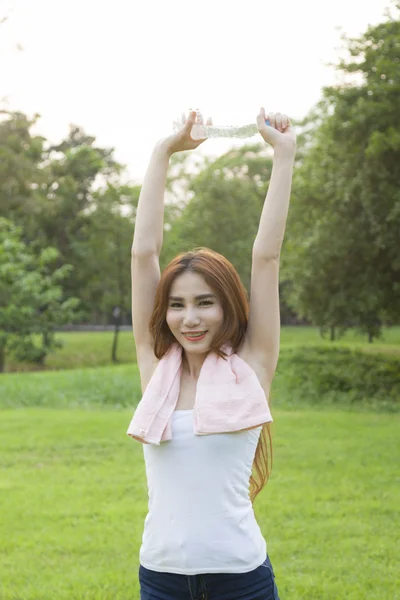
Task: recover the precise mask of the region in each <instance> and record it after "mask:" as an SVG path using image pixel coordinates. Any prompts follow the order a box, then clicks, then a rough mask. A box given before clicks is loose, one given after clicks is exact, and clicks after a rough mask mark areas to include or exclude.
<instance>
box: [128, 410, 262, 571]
mask: <svg viewBox="0 0 400 600" xmlns="http://www.w3.org/2000/svg"><path fill="white" fill-rule="evenodd" d="M260 433H261V427H257V428H256V429H250V430H248V431H239V432H233V433H216V434H212V435H204V436H199V435H195V434H194V433H193V410H181V411H175V412H174V413H173V417H172V440H170V441H167V442H162V443H161V444H160V445H159V446H157V445H154V444H143V452H144V459H145V465H146V475H147V485H148V494H149V506H148V508H149V511H148V514H147V516H146V519H145V524H144V532H143V539H142V545H141V548H140V563H141V564H142V565H143V566H144V567H145V568H146V569H151V570H153V571H159V572H169V573H178V574H182V575H196V574H202V573H247V572H248V571H252V570H253V569H256V568H257V567H259V566H260V565H261V564H262V563H263V562H264V560H265V557H266V555H267V545H266V542H265V539H264V538H263V535H262V533H261V530H260V528H259V526H258V524H257V521H256V519H255V516H254V511H253V507H252V504H251V502H250V498H249V480H250V475H251V467H252V464H253V459H254V455H255V452H256V448H257V443H258V439H259V436H260Z"/></svg>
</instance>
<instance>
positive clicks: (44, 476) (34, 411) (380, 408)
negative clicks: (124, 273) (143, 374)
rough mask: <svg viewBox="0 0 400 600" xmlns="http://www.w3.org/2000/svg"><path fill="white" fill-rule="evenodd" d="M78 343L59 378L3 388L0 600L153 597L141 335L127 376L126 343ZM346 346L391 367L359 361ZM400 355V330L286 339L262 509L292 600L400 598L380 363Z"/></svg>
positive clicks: (52, 363) (392, 471) (393, 467)
mask: <svg viewBox="0 0 400 600" xmlns="http://www.w3.org/2000/svg"><path fill="white" fill-rule="evenodd" d="M62 337H64V338H65V340H66V345H65V348H64V349H63V350H62V351H61V352H59V353H57V354H54V355H53V356H52V357H49V365H48V366H49V370H46V371H42V372H34V373H12V372H11V373H9V374H5V375H2V376H1V377H0V600H139V585H138V568H139V548H140V544H141V538H142V532H143V524H144V519H145V517H146V514H147V490H146V475H145V467H144V462H143V452H142V446H141V444H140V443H138V442H136V441H134V440H132V439H130V438H128V437H127V436H126V430H127V427H128V424H129V422H130V419H131V417H132V414H133V411H134V407H135V406H136V404H137V402H138V401H139V399H140V396H141V392H140V381H139V373H138V369H137V365H136V364H134V356H135V355H134V352H135V350H134V343H133V337H132V335H131V333H123V334H121V337H120V346H119V349H120V351H119V357H120V360H121V362H122V361H125V362H126V363H127V364H120V365H113V366H109V356H108V354H109V352H110V349H111V341H112V333H109V332H106V333H90V334H87V333H84V334H81V333H80V334H76V333H68V334H63V336H62ZM311 346H312V347H315V346H317V347H318V348H320V350H318V351H315V350H313V348H309V349H308V351H305V352H302V351H301V352H300V359H301V360H299V359H298V358H297V359H296V360H294V356H295V355H296V353H297V356H298V357H299V349H301V350H302V349H303V348H304V349H305V348H308V347H311ZM332 347H333V348H337V349H338V352H337V353H332V352H328V351H327V349H331V348H332ZM346 348H349V349H352V350H354V349H356V348H358V349H360V350H362V351H363V352H370V351H374V352H375V353H376V356H375V357H371V356H369V355H368V356H366V355H365V354H363V355H361V356H357V355H354V356H353V355H352V357H351V361H353V362H351V361H350V358H349V360H348V359H347V356H348V355H347V354H346V353H345V349H346ZM399 350H400V327H397V328H392V329H388V330H386V331H385V339H384V340H382V341H381V340H379V341H377V342H374V344H372V345H369V344H366V343H365V340H364V341H362V340H361V341H360V340H357V338H356V337H355V336H354V333H353V332H349V333H348V335H347V336H346V337H345V338H344V339H342V340H340V342H335V343H334V344H331V343H330V342H329V341H328V340H321V339H320V338H319V336H318V332H317V331H316V330H315V329H312V328H283V331H282V343H281V357H280V361H279V364H278V371H277V374H276V378H275V379H274V384H273V415H274V419H275V421H274V425H273V438H274V467H273V472H272V477H271V480H270V482H269V483H268V485H267V487H266V488H265V489H264V490H263V492H262V493H261V495H260V496H259V497H258V498H257V500H256V503H255V512H256V515H257V519H258V522H259V524H260V527H261V530H262V532H263V535H264V537H265V538H266V540H267V543H268V552H269V554H270V558H271V560H272V563H273V566H274V570H275V574H276V577H277V584H278V587H279V592H280V597H281V600H344V598H346V600H365V599H366V598H368V600H400V558H399V553H398V528H397V523H398V521H399V509H398V507H399V505H400V491H399V490H400V485H399V484H400V479H399V469H398V465H399V463H400V444H399V434H398V432H399V426H400V403H399V402H398V400H399V398H397V389H399V388H398V385H399V380H398V375H397V374H396V373H398V371H397V370H396V360H393V358H392V359H391V360H387V359H385V358H384V357H380V356H378V354H380V353H382V352H383V353H385V354H389V355H391V356H392V357H395V358H396V357H398V356H399V355H400V352H399ZM371 359H372V360H371ZM12 366H13V365H12V363H11V367H12ZM14 366H15V368H16V369H18V368H19V366H20V365H18V364H15V365H14ZM62 366H64V367H67V368H68V369H69V370H57V369H61V368H62ZM76 366H79V367H80V368H74V367H76ZM94 366H97V368H91V367H94ZM72 369H73V370H72ZM304 372H307V373H308V372H310V373H311V378H308V379H307V378H306V377H304ZM349 381H350V383H351V384H352V385H353V389H352V390H350V392H351V393H349V392H348V391H347V387H348V383H349ZM364 383H365V387H363V385H364ZM326 385H328V388H329V389H328V391H326V390H325V388H326ZM388 386H389V387H388ZM364 390H368V392H369V390H372V391H373V393H372V394H369V393H367V392H364ZM360 392H361V394H364V393H365V397H363V398H362V399H361V400H360V399H359V398H358V396H359V395H360ZM356 394H358V396H356ZM355 399H357V402H355ZM210 600H211V599H210Z"/></svg>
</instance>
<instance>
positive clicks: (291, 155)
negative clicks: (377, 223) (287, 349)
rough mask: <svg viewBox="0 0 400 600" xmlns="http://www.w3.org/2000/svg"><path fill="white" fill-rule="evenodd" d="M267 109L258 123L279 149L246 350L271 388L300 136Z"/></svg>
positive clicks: (259, 239)
mask: <svg viewBox="0 0 400 600" xmlns="http://www.w3.org/2000/svg"><path fill="white" fill-rule="evenodd" d="M265 118H266V115H265V111H264V109H263V108H262V109H261V110H260V113H259V115H258V117H257V125H258V129H259V132H260V134H261V136H262V137H263V139H264V140H265V141H266V142H268V143H269V144H271V146H273V148H274V158H273V167H272V174H271V180H270V182H269V187H268V192H267V196H266V198H265V202H264V207H263V210H262V213H261V218H260V225H259V228H258V232H257V236H256V239H255V241H254V245H253V254H252V269H251V288H250V313H249V322H248V327H247V331H246V337H245V341H244V352H245V353H247V354H249V355H250V356H251V357H252V359H253V360H255V361H257V362H258V364H259V366H260V367H261V368H262V369H263V371H264V373H265V381H266V385H268V384H271V382H272V378H273V376H274V373H275V369H276V366H277V362H278V356H279V339H280V312H279V259H280V252H281V247H282V242H283V238H284V234H285V227H286V219H287V215H288V210H289V200H290V190H291V186H292V175H293V166H294V159H295V153H296V133H295V131H294V128H293V126H292V124H291V123H290V120H289V119H288V117H287V116H286V115H282V114H280V113H276V114H274V113H269V114H268V120H269V125H268V126H267V125H266V124H265Z"/></svg>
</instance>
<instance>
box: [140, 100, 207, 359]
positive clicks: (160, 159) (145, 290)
mask: <svg viewBox="0 0 400 600" xmlns="http://www.w3.org/2000/svg"><path fill="white" fill-rule="evenodd" d="M182 125H183V127H182V129H181V130H180V131H179V132H178V133H175V134H173V135H171V136H169V137H167V138H164V139H162V140H160V141H158V142H157V144H156V146H155V148H154V150H153V152H152V155H151V158H150V162H149V165H148V168H147V171H146V175H145V178H144V181H143V185H142V189H141V191H140V196H139V202H138V208H137V213H136V222H135V232H134V236H133V243H132V249H131V256H132V260H131V271H132V325H133V334H134V337H135V344H136V352H137V357H138V362H139V367H140V362H141V358H143V360H144V361H146V362H148V358H149V356H151V355H152V353H151V350H152V348H153V340H152V339H151V335H150V331H149V324H150V318H151V315H152V313H153V309H154V300H155V295H156V289H157V285H158V282H159V281H160V267H159V256H160V252H161V248H162V242H163V230H164V193H165V185H166V180H167V172H168V165H169V159H170V157H171V155H172V154H174V153H175V152H181V151H184V150H192V149H194V148H197V147H198V146H199V145H200V144H201V143H202V142H204V141H205V139H206V138H205V137H204V135H203V136H202V133H203V134H204V131H203V132H202V126H203V120H202V116H201V114H200V113H197V116H196V112H195V111H191V112H190V113H189V116H188V118H187V119H186V118H185V117H184V116H182ZM192 136H193V137H192ZM193 138H196V139H193Z"/></svg>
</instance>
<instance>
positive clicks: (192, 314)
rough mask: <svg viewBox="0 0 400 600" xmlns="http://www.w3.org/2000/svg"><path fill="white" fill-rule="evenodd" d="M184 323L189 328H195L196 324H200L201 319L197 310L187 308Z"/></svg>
mask: <svg viewBox="0 0 400 600" xmlns="http://www.w3.org/2000/svg"><path fill="white" fill-rule="evenodd" d="M183 322H184V324H185V325H187V327H193V326H194V325H196V323H199V317H198V314H197V312H196V310H193V309H190V308H187V309H186V310H185V314H184V316H183Z"/></svg>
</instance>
